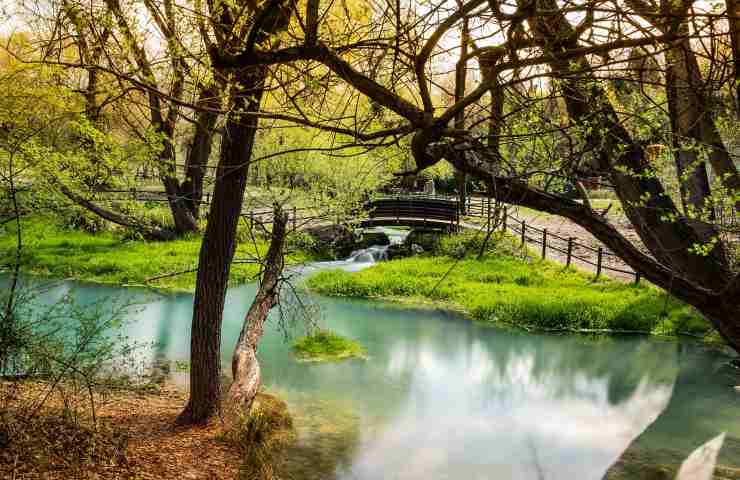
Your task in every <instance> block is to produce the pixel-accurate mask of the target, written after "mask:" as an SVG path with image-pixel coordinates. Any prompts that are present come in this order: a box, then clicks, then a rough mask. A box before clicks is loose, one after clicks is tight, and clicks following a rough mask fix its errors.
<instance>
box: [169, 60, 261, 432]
mask: <svg viewBox="0 0 740 480" xmlns="http://www.w3.org/2000/svg"><path fill="white" fill-rule="evenodd" d="M266 73H267V70H266V69H265V68H263V67H257V68H255V69H252V70H249V71H245V72H242V74H241V75H240V76H239V78H237V79H236V80H237V81H236V86H235V87H234V91H233V92H232V95H231V96H232V99H231V103H232V110H231V111H232V113H231V114H230V115H229V117H228V118H227V120H226V125H225V127H224V134H223V139H222V141H221V158H220V159H219V164H218V168H217V170H216V183H215V188H214V190H213V200H212V203H211V209H210V212H209V215H208V224H207V226H206V231H205V234H204V235H203V243H202V244H201V248H200V258H199V261H198V276H197V280H196V285H195V300H194V304H193V322H192V330H191V334H190V335H191V337H190V365H191V366H190V399H189V401H188V404H187V406H186V407H185V410H184V411H183V412H182V413H181V414H180V416H179V417H178V423H181V424H187V423H204V422H207V421H208V420H209V419H210V418H211V417H212V416H213V415H214V414H215V413H216V412H217V411H218V410H219V408H220V396H221V390H220V385H219V378H220V375H221V358H220V347H221V320H222V317H223V311H224V300H225V297H226V287H227V284H228V279H229V271H230V270H231V261H232V260H233V258H234V251H235V249H236V228H237V225H238V223H239V215H240V213H241V210H242V203H243V202H244V189H245V188H246V185H247V175H248V173H249V162H250V160H251V157H252V147H253V146H254V138H255V134H256V132H257V118H256V117H253V116H246V115H240V113H241V112H254V111H257V110H258V109H259V105H260V102H261V100H262V94H263V89H264V81H265V77H266Z"/></svg>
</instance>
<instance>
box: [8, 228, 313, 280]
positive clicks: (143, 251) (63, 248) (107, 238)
mask: <svg viewBox="0 0 740 480" xmlns="http://www.w3.org/2000/svg"><path fill="white" fill-rule="evenodd" d="M21 228H22V233H23V270H24V272H25V273H31V274H34V275H40V276H45V277H51V278H56V279H62V278H63V279H74V280H81V281H85V282H95V283H106V284H115V285H121V286H143V287H147V288H153V289H157V290H162V291H171V292H177V291H179V292H192V291H194V289H195V269H196V267H197V265H198V255H199V252H200V244H201V237H200V236H188V237H185V238H182V239H179V240H173V241H169V242H154V241H145V240H132V239H127V238H125V237H124V236H122V235H120V234H117V233H114V232H110V231H103V232H99V233H95V234H92V233H88V232H85V231H81V230H74V229H67V228H63V227H61V226H59V225H58V224H57V223H56V222H55V220H54V219H53V218H52V217H46V216H34V217H32V218H27V219H25V220H24V221H23V222H22V227H21ZM242 240H243V241H240V242H239V244H238V246H237V249H236V254H235V262H234V264H233V265H232V268H231V274H230V277H229V283H230V284H231V285H238V284H243V283H248V282H251V281H254V278H255V275H257V273H258V270H259V265H258V264H255V263H239V262H240V260H242V261H243V260H248V259H250V258H254V257H255V254H257V253H260V254H264V253H265V252H266V251H267V247H268V241H267V240H266V239H261V238H259V237H257V238H256V241H254V242H253V241H252V239H251V237H250V238H249V239H248V240H247V238H246V236H245V238H244V239H242ZM15 248H16V237H15V226H14V225H12V224H11V225H8V226H6V227H5V228H4V231H2V230H0V258H5V259H7V260H8V261H10V260H11V259H12V258H14V257H15ZM310 260H312V256H311V254H309V253H306V252H304V251H300V250H297V251H294V252H291V253H290V254H289V255H288V262H290V263H304V262H307V261H310Z"/></svg>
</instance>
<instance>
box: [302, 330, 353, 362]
mask: <svg viewBox="0 0 740 480" xmlns="http://www.w3.org/2000/svg"><path fill="white" fill-rule="evenodd" d="M293 353H294V354H295V355H296V357H297V358H298V359H300V360H302V361H307V362H325V361H337V360H344V359H348V358H360V359H365V358H367V352H366V351H365V349H364V348H363V347H362V345H360V344H359V343H358V342H355V341H354V340H349V339H347V338H344V337H342V336H340V335H337V334H336V333H333V332H330V331H328V330H317V331H316V332H315V333H313V334H312V335H308V336H305V337H302V338H299V339H298V340H296V341H295V342H294V343H293Z"/></svg>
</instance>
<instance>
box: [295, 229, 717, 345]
mask: <svg viewBox="0 0 740 480" xmlns="http://www.w3.org/2000/svg"><path fill="white" fill-rule="evenodd" d="M473 242H476V243H473ZM477 242H480V238H479V237H474V236H472V235H458V236H454V237H451V238H449V239H445V240H443V241H442V242H440V246H439V248H438V249H437V251H436V252H434V253H432V254H426V255H422V256H417V257H411V258H405V259H401V260H394V261H390V262H383V263H379V264H377V265H375V266H373V267H371V268H368V269H366V270H362V271H359V272H354V273H349V272H345V271H341V270H329V271H322V272H319V273H317V274H316V275H314V276H313V277H311V278H310V279H309V280H308V285H309V287H310V288H311V289H313V290H316V291H318V292H320V293H324V294H327V295H342V296H351V297H366V298H371V297H384V298H391V299H392V298H396V299H398V298H407V299H419V300H432V301H434V302H439V303H440V304H446V305H448V306H454V307H458V308H462V309H463V310H464V311H465V312H467V314H468V315H469V316H470V317H471V318H473V319H475V320H478V321H482V322H496V323H504V324H510V325H515V326H517V327H522V328H527V329H542V330H615V331H639V332H645V333H658V334H676V333H689V334H693V335H708V334H710V333H711V332H712V328H711V326H710V325H709V323H708V322H707V321H706V320H704V318H703V317H702V316H701V315H700V314H698V313H697V312H696V311H695V310H693V309H692V308H691V307H689V306H687V305H685V304H683V303H682V302H680V301H678V300H676V299H675V298H673V297H671V296H670V295H668V294H666V293H664V292H662V291H660V290H658V289H657V288H654V287H652V286H649V285H640V286H634V285H631V284H624V283H619V282H616V281H612V280H609V279H604V278H602V279H599V280H594V279H593V276H589V275H586V274H584V273H582V272H579V271H577V270H575V269H573V268H569V269H565V268H563V266H562V265H559V264H555V263H552V262H548V261H541V260H534V259H532V258H531V257H529V256H527V255H526V254H523V253H522V252H520V251H518V249H517V248H515V247H514V246H513V243H512V242H511V241H510V240H508V239H507V238H505V237H500V236H499V237H496V238H494V239H493V241H492V243H491V245H490V246H489V247H488V248H487V249H486V251H485V252H484V255H483V257H482V258H480V259H478V258H477V252H478V247H479V245H478V244H477Z"/></svg>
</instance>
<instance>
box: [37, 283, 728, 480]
mask: <svg viewBox="0 0 740 480" xmlns="http://www.w3.org/2000/svg"><path fill="white" fill-rule="evenodd" d="M254 292H255V289H254V286H252V285H245V286H240V287H238V288H232V289H230V290H229V292H228V295H227V302H226V310H225V314H224V323H223V342H222V360H223V365H224V366H228V365H229V360H230V355H231V351H232V348H233V346H234V343H235V341H236V337H237V335H238V332H239V329H240V328H241V322H242V318H243V315H244V313H245V312H246V310H247V307H248V305H249V303H250V302H251V300H252V298H253V296H254ZM67 294H69V295H72V296H73V297H74V298H75V299H77V300H78V301H79V302H80V303H83V304H92V303H98V302H103V303H109V302H112V301H124V302H133V303H136V304H137V306H136V307H134V308H132V309H131V311H130V312H129V313H128V315H127V323H126V325H125V333H126V334H127V335H128V336H130V337H131V340H133V341H138V342H145V343H151V344H153V346H152V347H151V348H149V349H147V350H145V352H146V353H145V356H146V359H147V360H151V359H152V358H154V357H158V358H165V359H167V360H168V361H171V362H173V364H175V362H177V363H176V364H177V365H179V368H178V367H173V368H172V378H173V380H174V381H175V382H178V383H180V384H182V385H186V382H187V376H188V373H187V371H186V370H187V361H188V351H189V342H190V340H189V338H190V337H189V335H190V319H191V311H192V310H191V309H192V296H191V295H189V294H164V295H163V294H157V293H152V292H151V291H147V290H140V289H135V288H117V287H111V286H103V285H91V284H84V283H77V282H68V281H63V282H55V283H54V284H53V285H51V286H50V287H49V288H48V289H46V291H45V292H44V293H43V297H42V298H43V301H44V302H46V303H51V302H54V301H55V300H57V299H59V298H61V297H62V296H64V295H67ZM311 301H312V302H313V303H314V304H315V305H318V306H319V307H320V311H321V315H320V324H321V326H322V327H324V328H328V329H331V330H333V331H335V332H337V333H339V334H341V335H344V336H346V337H350V338H352V339H355V340H358V341H359V342H360V343H361V344H362V345H363V346H365V347H366V349H367V351H368V354H369V358H368V359H367V360H351V361H344V362H339V363H319V364H316V363H302V362H299V361H297V360H296V359H294V358H293V356H292V355H291V352H290V344H289V342H288V341H286V334H287V335H289V336H297V335H302V334H303V333H304V326H303V322H301V321H300V320H291V319H290V318H287V317H286V318H283V319H282V320H281V319H280V315H278V314H277V312H273V313H274V314H273V315H272V317H271V320H270V322H269V325H268V328H267V331H266V334H265V337H264V339H263V341H262V343H261V344H260V348H259V352H258V353H259V358H260V361H261V365H262V368H263V376H264V382H265V385H266V387H267V390H268V391H270V392H272V393H275V394H277V395H278V396H280V397H282V398H284V399H285V400H286V401H287V402H288V404H289V406H290V408H291V411H292V412H293V413H294V415H295V423H296V425H297V428H298V432H299V447H297V448H296V452H295V455H294V457H293V460H294V464H293V465H291V466H290V468H292V469H293V470H292V471H293V474H294V475H296V476H295V478H297V479H299V480H300V479H303V478H306V479H307V478H317V479H318V478H336V479H342V480H344V479H347V480H349V479H362V480H364V479H379V478H383V479H396V478H397V479H420V480H421V479H423V480H441V479H489V478H496V479H508V478H511V479H543V478H544V479H553V480H554V479H563V480H566V479H567V480H573V479H594V480H597V479H600V478H602V477H603V476H604V474H605V473H606V472H607V471H608V470H609V468H610V466H611V465H612V464H613V463H614V462H615V461H616V460H617V459H619V458H620V456H622V455H623V453H624V452H625V450H627V449H629V452H630V454H635V455H637V457H638V458H641V459H647V460H648V461H649V462H650V463H652V464H660V463H669V464H674V465H675V463H676V462H679V461H680V459H681V458H683V457H685V456H687V455H688V454H689V453H690V451H691V450H692V449H693V448H695V447H697V446H698V445H700V444H702V443H703V442H705V441H707V440H709V439H710V438H712V437H713V436H715V435H716V434H718V433H720V432H722V431H725V432H727V434H728V439H727V443H726V445H725V448H724V450H723V451H722V454H721V458H720V461H721V463H723V464H724V465H728V466H735V467H737V466H738V465H740V447H739V445H740V442H738V439H740V393H738V392H735V391H734V389H733V388H732V387H733V386H734V385H737V384H739V383H740V379H738V377H737V376H736V374H735V372H734V370H733V369H732V368H730V367H728V361H729V359H730V357H728V356H727V354H725V353H723V352H720V351H718V350H716V349H713V348H710V347H707V346H705V345H702V344H700V343H696V342H689V341H682V342H677V341H672V340H661V339H656V338H648V337H642V336H609V337H606V336H598V337H590V336H578V335H541V334H533V333H527V332H522V331H514V330H511V329H504V328H498V327H492V326H486V325H480V324H476V323H474V322H471V321H469V320H467V319H465V318H463V317H462V316H461V315H458V314H456V313H451V312H445V311H439V310H434V309H427V308H411V307H408V306H400V305H395V304H391V303H386V302H381V301H364V300H353V299H337V298H327V297H320V296H316V297H312V300H311ZM296 472H298V473H296ZM630 478H635V477H630ZM645 478H652V477H645ZM661 478H662V477H661Z"/></svg>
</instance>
